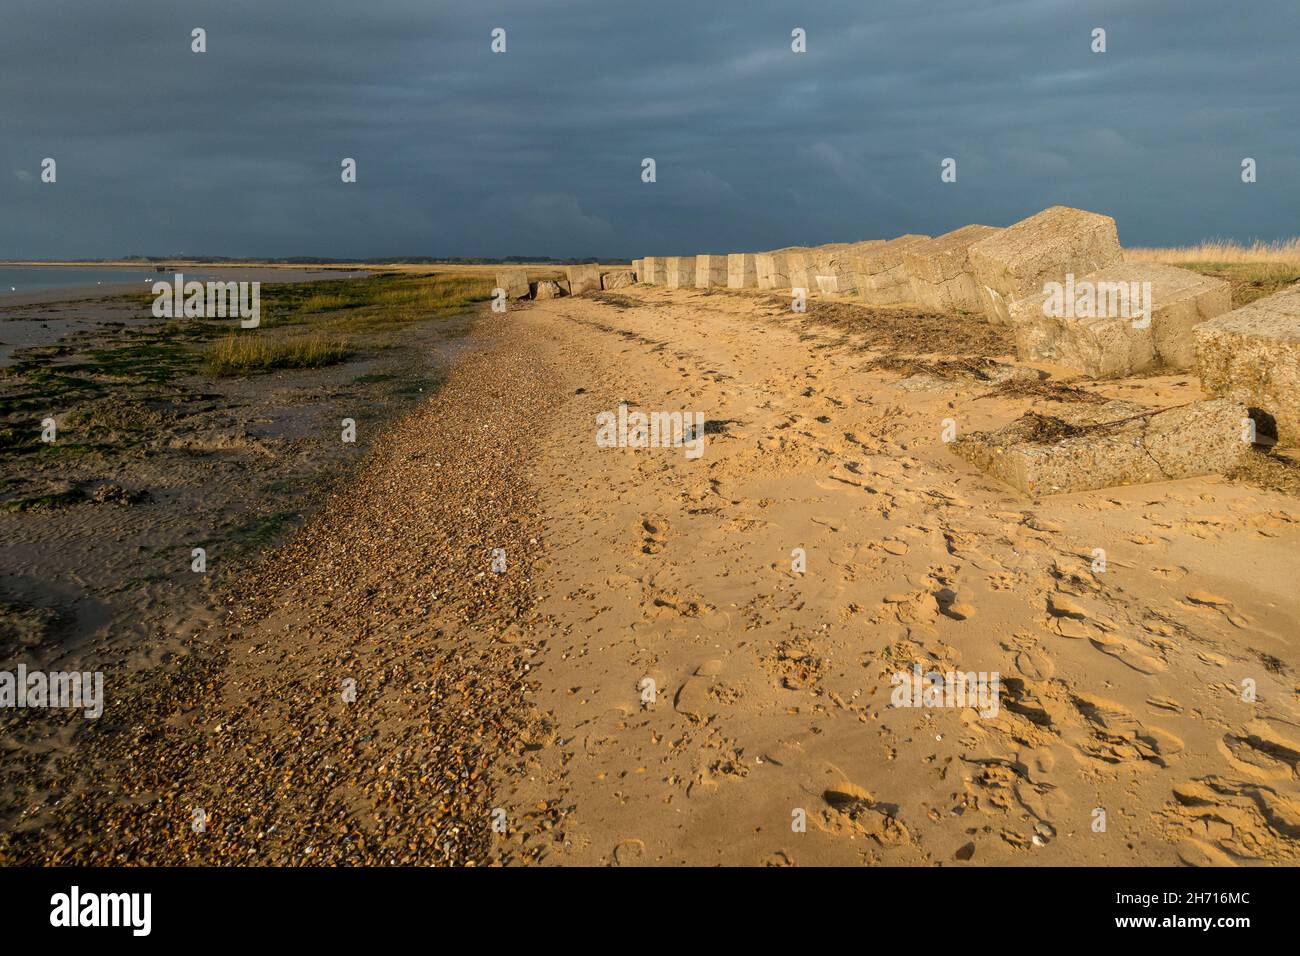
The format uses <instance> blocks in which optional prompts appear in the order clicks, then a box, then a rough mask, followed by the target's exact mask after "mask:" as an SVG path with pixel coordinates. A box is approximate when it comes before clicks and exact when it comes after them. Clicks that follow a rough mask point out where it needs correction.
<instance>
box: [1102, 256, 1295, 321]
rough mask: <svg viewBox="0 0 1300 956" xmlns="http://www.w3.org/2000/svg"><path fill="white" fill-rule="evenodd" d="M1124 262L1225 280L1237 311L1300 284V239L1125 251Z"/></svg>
mask: <svg viewBox="0 0 1300 956" xmlns="http://www.w3.org/2000/svg"><path fill="white" fill-rule="evenodd" d="M1124 258H1125V259H1127V260H1128V261H1130V262H1163V263H1165V264H1166V265H1173V266H1181V267H1182V268H1184V269H1191V270H1192V271H1193V272H1199V273H1201V275H1207V276H1213V277H1214V278H1216V279H1226V280H1227V281H1228V283H1229V285H1231V286H1232V307H1233V308H1234V309H1240V308H1241V307H1242V306H1243V305H1249V304H1250V303H1252V302H1254V301H1255V300H1256V299H1262V298H1263V297H1264V296H1267V295H1272V294H1273V293H1275V292H1281V291H1282V290H1283V289H1285V288H1287V287H1289V286H1291V285H1293V284H1294V283H1296V282H1300V239H1287V240H1284V241H1279V242H1255V243H1251V244H1250V245H1242V244H1240V243H1236V242H1231V241H1229V240H1223V239H1212V240H1208V241H1206V242H1201V243H1198V244H1196V245H1194V246H1184V247H1183V248H1180V249H1125V250H1124Z"/></svg>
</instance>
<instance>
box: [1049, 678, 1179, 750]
mask: <svg viewBox="0 0 1300 956" xmlns="http://www.w3.org/2000/svg"><path fill="white" fill-rule="evenodd" d="M1073 702H1074V706H1075V709H1077V710H1078V712H1079V713H1080V714H1081V715H1082V716H1083V718H1084V719H1085V720H1086V721H1087V722H1088V724H1089V732H1090V734H1091V739H1090V740H1089V741H1088V742H1087V743H1083V744H1080V743H1079V742H1077V741H1075V742H1074V745H1075V747H1076V748H1077V749H1079V750H1080V751H1081V752H1082V753H1085V754H1087V755H1088V756H1090V757H1093V758H1095V759H1097V760H1101V761H1104V762H1106V763H1128V762H1130V761H1133V760H1149V761H1151V762H1152V763H1154V764H1156V765H1158V766H1161V767H1165V766H1168V758H1169V757H1171V756H1173V755H1175V754H1177V753H1180V752H1181V751H1182V750H1183V748H1184V746H1185V745H1184V743H1183V741H1182V740H1181V739H1179V738H1178V737H1176V736H1174V735H1173V734H1171V733H1170V732H1169V731H1167V730H1165V729H1164V728H1162V727H1156V726H1153V725H1148V724H1143V723H1142V722H1141V721H1140V720H1138V718H1137V716H1136V715H1135V714H1133V712H1132V711H1130V710H1129V709H1128V708H1127V707H1125V706H1124V705H1123V704H1119V703H1117V702H1115V701H1113V700H1107V699H1106V698H1104V697H1096V696H1093V695H1091V694H1083V693H1076V694H1074V695H1073Z"/></svg>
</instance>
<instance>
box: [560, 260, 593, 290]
mask: <svg viewBox="0 0 1300 956" xmlns="http://www.w3.org/2000/svg"><path fill="white" fill-rule="evenodd" d="M564 271H565V272H566V273H567V274H568V276H569V294H570V295H582V294H583V293H584V292H599V291H600V289H601V285H600V266H568V267H566V268H565V270H564Z"/></svg>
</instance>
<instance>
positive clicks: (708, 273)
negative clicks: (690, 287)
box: [695, 256, 727, 289]
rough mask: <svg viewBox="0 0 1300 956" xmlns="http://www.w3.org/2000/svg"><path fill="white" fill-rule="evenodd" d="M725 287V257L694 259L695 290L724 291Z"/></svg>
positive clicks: (700, 257)
mask: <svg viewBox="0 0 1300 956" xmlns="http://www.w3.org/2000/svg"><path fill="white" fill-rule="evenodd" d="M726 287H727V257H726V256H696V257H695V288H697V289H708V288H715V289H725V288H726Z"/></svg>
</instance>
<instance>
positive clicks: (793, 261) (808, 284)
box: [786, 249, 817, 293]
mask: <svg viewBox="0 0 1300 956" xmlns="http://www.w3.org/2000/svg"><path fill="white" fill-rule="evenodd" d="M815 257H816V250H814V249H795V250H793V251H792V252H790V253H788V254H787V256H786V276H787V278H788V279H789V280H790V288H791V289H803V290H804V292H805V293H812V292H816V291H817V263H816V261H815Z"/></svg>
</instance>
